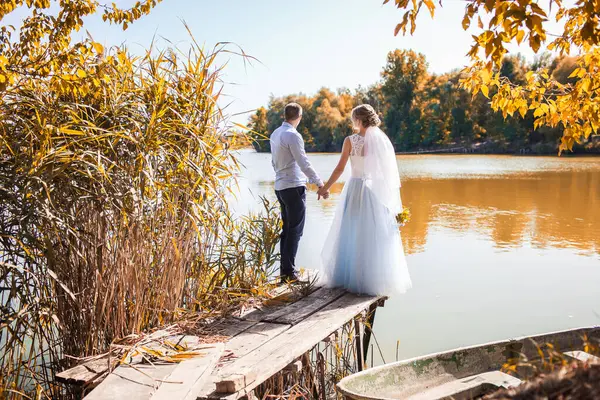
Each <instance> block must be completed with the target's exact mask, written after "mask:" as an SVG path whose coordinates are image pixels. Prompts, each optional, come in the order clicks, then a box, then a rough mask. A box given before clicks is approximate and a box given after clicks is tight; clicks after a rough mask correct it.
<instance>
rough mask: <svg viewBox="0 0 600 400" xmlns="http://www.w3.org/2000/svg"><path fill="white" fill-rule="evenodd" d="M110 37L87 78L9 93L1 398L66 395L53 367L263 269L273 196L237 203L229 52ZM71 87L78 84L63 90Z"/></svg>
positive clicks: (241, 284)
mask: <svg viewBox="0 0 600 400" xmlns="http://www.w3.org/2000/svg"><path fill="white" fill-rule="evenodd" d="M227 51H228V47H227V45H225V44H220V45H217V46H216V47H215V48H214V49H212V50H211V51H205V50H204V49H203V48H202V47H201V46H199V45H198V44H196V43H193V45H192V46H191V49H190V51H189V52H186V53H182V52H180V51H179V50H177V49H169V50H165V51H158V50H156V49H151V50H149V51H148V52H147V53H146V54H145V55H143V56H139V57H134V56H131V55H130V54H128V52H127V50H126V49H123V48H121V49H113V50H111V51H109V52H108V54H105V55H104V56H103V57H92V56H89V55H82V59H81V60H80V61H81V63H80V64H78V65H73V70H75V71H76V70H78V69H84V71H85V72H86V73H85V74H80V75H81V79H79V80H77V81H68V80H64V79H59V78H60V77H58V78H36V77H33V76H22V77H21V79H20V80H18V81H17V82H16V83H15V85H14V86H13V87H11V88H9V89H8V90H6V91H4V92H2V94H1V96H2V97H1V99H0V307H2V308H1V321H0V397H3V396H4V397H19V396H21V394H24V393H25V392H27V394H28V395H29V396H31V397H42V398H44V397H58V396H61V395H64V392H63V390H64V389H62V388H60V387H57V386H54V385H53V384H52V382H53V374H54V373H55V372H56V371H57V370H58V369H60V368H64V367H65V366H66V365H67V364H68V363H69V362H68V360H69V359H68V358H65V357H66V356H67V355H69V356H73V357H81V356H87V355H91V354H97V353H100V352H103V351H106V349H107V348H108V347H109V346H110V344H111V342H112V341H113V340H114V339H115V338H119V337H124V336H126V335H128V334H130V333H133V332H141V331H144V330H147V329H150V328H153V327H156V326H160V325H162V324H166V323H169V322H172V321H174V320H176V319H177V318H178V315H179V314H182V313H189V312H198V313H212V314H216V313H219V312H226V311H227V310H228V308H230V307H231V301H232V299H235V298H237V296H234V295H235V294H237V293H238V292H240V291H242V290H244V289H250V288H257V287H261V286H263V285H265V284H266V282H267V276H268V274H269V272H270V269H271V267H272V266H273V265H274V263H275V261H276V254H275V245H276V242H277V238H278V231H279V223H280V221H279V219H278V216H277V213H276V210H275V209H274V207H273V205H272V204H270V203H268V202H267V201H265V202H264V212H262V213H259V214H256V215H249V216H246V217H243V218H235V217H233V216H232V213H231V211H230V210H229V208H228V204H227V196H228V190H230V188H231V187H233V186H234V185H233V181H232V180H233V177H234V174H235V172H236V170H237V168H238V164H237V161H236V159H235V156H234V154H233V153H232V152H230V151H229V150H228V149H229V148H230V145H231V143H228V142H227V141H226V140H225V139H224V133H225V131H226V129H227V128H226V126H227V124H226V122H227V121H226V116H225V115H224V114H223V112H222V110H221V109H220V108H219V106H218V100H219V96H220V95H221V88H222V83H221V80H220V75H221V72H222V69H221V67H220V66H219V65H218V64H217V60H218V59H219V58H218V57H219V55H220V54H223V53H224V52H227ZM65 88H67V90H65Z"/></svg>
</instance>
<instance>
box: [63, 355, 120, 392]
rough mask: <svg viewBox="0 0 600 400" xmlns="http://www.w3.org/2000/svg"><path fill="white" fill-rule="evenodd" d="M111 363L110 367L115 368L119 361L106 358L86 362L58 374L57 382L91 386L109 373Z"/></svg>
mask: <svg viewBox="0 0 600 400" xmlns="http://www.w3.org/2000/svg"><path fill="white" fill-rule="evenodd" d="M109 362H110V364H111V365H110V367H111V368H114V367H115V366H116V365H117V363H118V362H119V360H118V359H116V358H112V359H110V361H109V357H108V356H104V357H101V358H98V359H96V360H90V361H86V362H84V363H83V364H79V365H77V366H76V367H73V368H71V369H68V370H66V371H63V372H60V373H58V374H56V380H57V381H58V382H62V383H67V384H70V385H81V386H86V385H89V384H91V383H92V382H94V381H95V380H96V379H98V377H100V376H102V375H103V374H104V373H106V371H108V369H109Z"/></svg>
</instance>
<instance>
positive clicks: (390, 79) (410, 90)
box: [381, 50, 427, 149]
mask: <svg viewBox="0 0 600 400" xmlns="http://www.w3.org/2000/svg"><path fill="white" fill-rule="evenodd" d="M381 76H382V79H383V80H382V86H381V92H382V94H383V96H384V100H385V111H384V113H385V118H384V121H385V127H386V129H387V134H388V135H389V136H390V138H391V139H392V141H393V142H394V143H395V144H396V145H398V146H399V147H400V148H401V149H408V148H411V147H412V146H414V145H415V144H416V143H418V142H420V137H421V135H422V127H421V124H420V112H421V111H420V110H419V109H418V108H416V107H414V102H415V99H416V98H417V96H418V92H419V90H420V89H421V87H422V85H423V83H424V81H425V79H426V78H427V63H426V61H425V56H423V55H422V54H417V53H416V52H414V51H413V50H395V51H392V52H390V53H389V54H388V57H387V63H386V65H385V67H384V68H383V71H382V73H381Z"/></svg>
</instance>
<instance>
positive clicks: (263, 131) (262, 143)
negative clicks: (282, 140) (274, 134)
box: [248, 107, 270, 151]
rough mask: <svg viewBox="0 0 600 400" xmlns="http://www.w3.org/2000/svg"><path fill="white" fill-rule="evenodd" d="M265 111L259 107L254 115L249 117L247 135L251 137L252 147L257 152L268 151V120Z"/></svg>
mask: <svg viewBox="0 0 600 400" xmlns="http://www.w3.org/2000/svg"><path fill="white" fill-rule="evenodd" d="M267 112H268V111H267V109H266V108H264V107H259V108H258V110H256V112H255V113H254V114H252V115H251V116H250V123H249V124H248V127H249V128H250V132H249V135H250V136H251V137H252V145H253V146H254V148H255V149H256V150H257V151H269V150H270V146H269V126H268V125H269V120H268V118H267Z"/></svg>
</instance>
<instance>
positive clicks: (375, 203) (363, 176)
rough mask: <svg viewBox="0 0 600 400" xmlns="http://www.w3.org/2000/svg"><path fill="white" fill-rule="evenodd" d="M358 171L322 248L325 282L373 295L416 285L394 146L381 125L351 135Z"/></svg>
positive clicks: (322, 278)
mask: <svg viewBox="0 0 600 400" xmlns="http://www.w3.org/2000/svg"><path fill="white" fill-rule="evenodd" d="M349 140H350V143H351V151H350V165H351V168H352V175H351V178H350V180H348V181H347V182H346V184H345V185H344V189H343V191H342V194H341V197H340V200H339V204H338V208H337V210H336V215H335V217H334V220H333V223H332V226H331V230H330V232H329V235H328V237H327V240H326V241H325V246H324V249H323V252H322V261H323V265H322V269H321V271H320V282H321V284H322V285H323V286H326V287H344V288H346V289H347V290H349V291H351V292H354V293H360V294H369V295H393V294H398V293H404V292H406V290H408V289H410V288H411V286H412V283H411V280H410V275H409V273H408V267H407V265H406V259H405V257H404V250H403V248H402V241H401V239H400V231H399V229H398V224H397V222H396V218H395V216H396V214H398V213H399V212H400V211H401V210H402V201H401V199H400V177H399V174H398V167H397V164H396V156H395V153H394V148H393V146H392V144H391V142H390V140H389V139H388V137H387V136H386V135H385V133H383V132H382V131H381V130H380V129H379V128H376V127H371V128H369V129H367V132H366V134H365V136H361V135H358V134H355V135H352V136H350V138H349Z"/></svg>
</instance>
